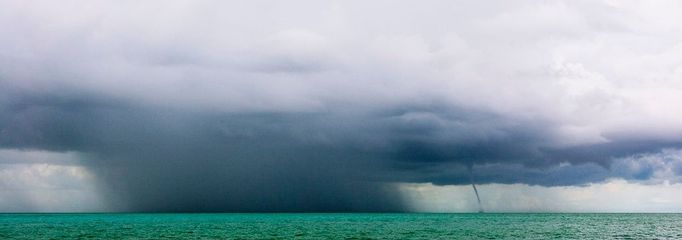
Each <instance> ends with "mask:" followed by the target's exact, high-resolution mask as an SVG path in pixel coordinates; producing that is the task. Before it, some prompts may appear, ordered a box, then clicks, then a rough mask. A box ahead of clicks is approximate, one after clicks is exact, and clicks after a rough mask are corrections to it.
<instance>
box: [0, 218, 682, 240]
mask: <svg viewBox="0 0 682 240" xmlns="http://www.w3.org/2000/svg"><path fill="white" fill-rule="evenodd" d="M74 238H81V239H85V238H94V239H120V238H124V239H145V238H147V239H162V238H182V239H682V214H358V213H348V214H343V213H339V214H336V213H333V214H327V213H324V214H323V213H320V214H0V239H74Z"/></svg>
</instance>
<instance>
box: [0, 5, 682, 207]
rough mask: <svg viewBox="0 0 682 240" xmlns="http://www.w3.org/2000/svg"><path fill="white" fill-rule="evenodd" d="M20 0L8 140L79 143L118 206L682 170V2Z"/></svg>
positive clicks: (41, 145) (664, 174)
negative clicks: (141, 0) (681, 152)
mask: <svg viewBox="0 0 682 240" xmlns="http://www.w3.org/2000/svg"><path fill="white" fill-rule="evenodd" d="M0 3H1V5H2V6H4V7H2V8H1V9H0V34H1V35H2V36H3V38H2V39H0V148H3V149H6V150H20V151H48V152H59V153H69V154H76V155H77V157H74V158H76V159H77V160H69V161H62V162H63V164H65V165H74V166H78V167H82V168H85V169H87V170H88V171H89V172H90V173H91V174H92V178H93V180H92V181H93V182H95V183H96V188H97V189H98V191H100V192H101V194H102V196H103V197H102V199H106V200H107V201H108V203H107V204H108V205H109V206H111V209H114V210H120V211H403V210H407V208H406V207H405V204H404V202H403V199H402V198H401V196H400V194H399V191H397V190H396V189H395V185H394V183H433V184H436V185H462V184H469V183H470V182H469V179H470V178H469V177H470V176H469V169H473V175H474V176H475V179H476V181H477V183H509V184H513V183H522V184H529V185H542V186H573V185H578V186H581V185H586V184H590V183H596V182H602V181H605V180H607V179H612V178H623V179H626V180H629V181H637V182H643V183H648V184H653V183H655V182H656V181H658V180H661V181H663V180H665V181H672V182H679V179H680V177H679V176H680V175H682V171H680V170H679V169H681V168H680V166H679V165H680V164H679V163H680V162H679V161H678V160H679V154H678V153H679V152H678V151H679V150H677V149H680V148H681V147H682V146H681V145H682V124H680V123H682V121H680V120H682V112H679V111H675V109H676V105H677V104H678V103H680V102H682V81H680V79H682V61H681V60H680V58H679V54H680V53H682V48H681V47H680V46H681V45H680V44H681V42H680V39H682V31H679V30H682V25H680V24H679V22H682V21H677V20H680V19H678V18H679V17H677V16H676V13H677V12H678V11H677V10H681V9H680V8H682V6H680V5H679V4H678V3H667V4H665V3H660V5H646V6H638V4H637V3H620V2H618V3H613V2H609V1H605V2H589V3H588V2H581V1H571V2H551V3H547V2H542V1H526V2H515V3H513V4H512V3H507V2H484V3H471V2H456V1H455V2H452V1H443V2H440V1H433V2H428V3H419V4H417V3H414V4H409V3H397V2H372V3H365V2H353V1H350V2H348V1H343V2H331V3H330V2H327V3H322V2H318V1H310V2H305V1H301V2H295V3H287V4H284V3H276V2H269V1H264V2H259V1H253V2H249V3H238V2H229V1H228V2H224V1H220V2H218V1H215V2H213V1H199V2H189V1H188V2H183V1H179V2H174V3H165V2H164V3H162V2H155V1H151V2H145V3H137V2H111V1H92V2H80V1H66V2H60V3H59V4H55V3H51V2H42V3H40V4H39V3H24V2H12V1H2V2H0ZM673 5H675V6H674V7H673ZM654 13H655V14H654ZM0 161H2V164H5V165H12V164H25V163H26V161H32V162H34V163H46V162H50V161H52V160H45V159H43V160H41V159H38V160H35V159H16V158H0ZM3 186H4V185H3Z"/></svg>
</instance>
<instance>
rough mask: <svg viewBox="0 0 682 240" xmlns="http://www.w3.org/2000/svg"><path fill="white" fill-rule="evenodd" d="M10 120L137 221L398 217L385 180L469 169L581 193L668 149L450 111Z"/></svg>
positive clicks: (87, 110) (19, 143) (27, 104)
mask: <svg viewBox="0 0 682 240" xmlns="http://www.w3.org/2000/svg"><path fill="white" fill-rule="evenodd" d="M6 109H10V110H8V111H6V112H4V114H3V116H11V117H9V118H6V119H4V120H3V126H2V129H3V136H2V139H0V143H1V144H2V146H3V147H4V148H14V149H44V150H50V151H76V152H82V153H86V154H87V156H88V157H87V159H86V160H85V161H83V163H82V164H83V165H84V166H86V167H87V168H88V169H90V170H91V171H92V172H93V173H94V174H95V175H96V176H97V178H98V180H99V181H100V182H99V184H101V188H102V189H105V191H104V192H105V196H106V199H109V201H110V205H111V206H113V208H114V209H118V210H135V211H139V210H141V211H399V210H402V209H403V205H402V202H401V198H400V196H399V195H398V192H397V191H395V189H392V187H391V186H390V185H386V183H392V182H433V183H435V184H467V183H468V182H469V179H468V170H467V168H468V166H473V167H474V170H475V176H476V181H477V182H479V183H526V184H533V185H545V186H554V185H581V184H586V183H590V182H595V181H602V180H604V179H606V178H608V177H612V176H614V175H613V174H612V173H610V172H609V171H608V169H607V168H605V167H608V166H609V165H610V162H611V159H612V158H615V157H618V156H626V155H629V154H631V153H632V152H633V151H634V152H647V151H657V150H660V149H661V148H664V147H670V145H666V144H653V143H647V144H641V145H637V144H635V145H633V144H632V143H622V146H620V145H619V143H612V144H605V145H591V146H590V147H589V148H588V149H583V148H584V147H569V148H557V147H556V146H553V144H552V136H551V134H550V133H551V129H549V127H548V126H547V125H546V124H543V123H535V122H519V121H514V120H510V119H505V118H504V117H502V116H498V115H496V114H491V113H483V112H480V111H475V110H466V109H462V108H459V107H456V106H450V107H448V106H444V105H442V104H437V106H414V107H406V106H401V107H399V108H395V109H390V110H385V109H384V110H381V111H369V112H324V113H222V114H221V113H211V112H208V113H206V112H204V113H197V112H187V111H177V110H163V109H153V108H146V107H141V106H135V105H132V104H131V103H123V102H120V101H112V100H101V99H97V98H94V97H88V95H77V96H72V97H68V96H60V97H50V96H45V95H43V96H41V97H23V98H21V97H15V98H14V102H13V103H12V104H9V105H6ZM633 146H640V148H635V149H633ZM576 155H577V156H580V157H576ZM586 156H589V157H586ZM564 162H565V163H574V164H576V165H575V166H573V165H570V166H561V167H558V164H559V163H564ZM621 177H626V178H634V179H640V178H642V177H643V175H632V176H630V175H622V176H621ZM644 177H646V176H644Z"/></svg>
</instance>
